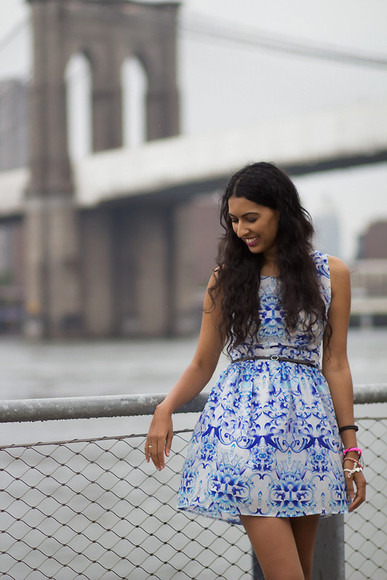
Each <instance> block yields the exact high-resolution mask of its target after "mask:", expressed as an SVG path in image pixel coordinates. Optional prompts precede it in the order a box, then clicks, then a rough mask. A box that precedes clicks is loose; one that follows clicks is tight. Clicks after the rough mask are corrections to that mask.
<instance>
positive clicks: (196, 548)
mask: <svg viewBox="0 0 387 580" xmlns="http://www.w3.org/2000/svg"><path fill="white" fill-rule="evenodd" d="M358 409H360V410H361V407H358ZM358 424H359V426H360V429H361V431H360V433H361V435H360V440H361V444H362V446H363V448H365V449H366V450H365V456H366V462H367V479H368V488H369V489H368V502H367V504H365V505H364V506H362V507H361V508H360V509H359V511H358V512H357V513H354V514H350V515H348V516H347V518H346V520H347V521H346V525H345V550H346V552H345V559H346V578H347V579H350V580H360V579H364V578H370V579H371V578H372V580H385V578H386V569H387V556H386V551H387V550H386V545H387V537H386V536H387V521H386V490H385V485H384V477H383V473H384V471H385V467H386V457H387V454H386V452H385V451H384V447H385V444H384V441H385V440H386V439H387V418H386V416H384V417H383V418H373V419H368V418H365V417H364V418H361V419H359V420H358ZM190 434H191V430H189V429H188V430H179V431H178V432H176V435H175V438H174V444H173V449H174V452H173V454H172V455H171V457H170V459H169V460H168V463H167V467H166V468H165V469H164V470H163V471H162V472H155V470H154V468H153V467H152V466H151V465H150V464H149V465H148V464H146V463H145V461H144V455H143V448H144V441H145V435H143V434H134V435H123V436H117V437H99V438H85V439H77V440H72V441H69V440H67V441H65V440H62V441H51V442H46V443H31V444H26V445H20V444H16V445H7V446H3V447H0V508H1V509H0V518H1V525H0V576H1V577H4V578H6V579H7V580H8V579H9V580H11V579H14V580H24V579H31V580H38V579H39V580H40V579H46V578H52V579H55V580H72V579H75V578H77V579H78V578H79V579H89V580H97V579H103V580H110V579H112V580H113V579H117V578H123V579H133V580H143V579H144V580H145V579H152V578H153V579H156V578H157V579H161V580H170V579H181V580H183V579H186V578H192V579H201V580H207V579H208V580H214V579H218V578H225V579H227V580H229V579H231V578H232V579H233V580H234V579H247V578H251V577H252V557H251V549H250V543H249V541H248V539H247V537H246V534H245V533H244V530H243V528H242V527H241V526H236V525H230V524H225V523H223V522H217V521H213V520H210V519H209V520H207V519H206V518H203V517H197V516H196V517H195V516H190V515H187V514H186V513H181V512H179V511H177V510H176V508H175V504H176V493H177V488H178V485H179V478H180V473H181V470H182V465H183V461H184V456H185V448H186V446H187V443H188V440H189V437H190ZM329 580H332V579H329Z"/></svg>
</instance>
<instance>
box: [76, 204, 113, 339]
mask: <svg viewBox="0 0 387 580" xmlns="http://www.w3.org/2000/svg"><path fill="white" fill-rule="evenodd" d="M80 221H81V248H82V261H81V263H82V287H83V313H84V330H85V333H86V334H87V335H88V336H109V335H112V334H114V333H115V330H116V329H115V311H114V303H115V295H114V290H115V280H114V271H113V263H114V259H113V258H114V252H113V246H114V225H113V222H112V216H111V213H110V212H109V211H107V210H105V211H104V210H102V209H97V210H91V211H87V212H84V213H82V214H81V216H80Z"/></svg>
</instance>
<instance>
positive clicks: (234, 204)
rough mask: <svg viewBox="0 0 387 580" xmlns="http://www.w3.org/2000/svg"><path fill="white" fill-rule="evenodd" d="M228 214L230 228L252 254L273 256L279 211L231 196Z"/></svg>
mask: <svg viewBox="0 0 387 580" xmlns="http://www.w3.org/2000/svg"><path fill="white" fill-rule="evenodd" d="M228 212H229V216H230V219H231V222H232V227H233V230H234V232H235V233H236V235H237V236H238V238H240V239H241V240H242V241H243V242H244V243H245V244H246V245H247V247H248V248H249V250H250V252H252V253H253V254H266V255H268V254H275V252H276V241H277V233H278V223H279V211H278V210H277V209H271V208H269V207H266V206H265V205H259V204H258V203H255V202H254V201H250V200H248V199H246V198H245V197H235V196H231V197H230V198H229V200H228Z"/></svg>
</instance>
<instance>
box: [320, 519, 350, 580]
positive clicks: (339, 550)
mask: <svg viewBox="0 0 387 580" xmlns="http://www.w3.org/2000/svg"><path fill="white" fill-rule="evenodd" d="M332 578H334V579H335V580H344V579H345V560H344V516H343V515H341V514H339V515H334V516H330V517H326V518H320V522H319V526H318V531H317V539H316V548H315V552H314V560H313V580H332Z"/></svg>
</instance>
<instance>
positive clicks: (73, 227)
mask: <svg viewBox="0 0 387 580" xmlns="http://www.w3.org/2000/svg"><path fill="white" fill-rule="evenodd" d="M26 293H27V295H26V314H27V318H26V321H25V333H26V335H27V336H28V337H31V338H41V337H43V336H58V337H59V336H68V335H71V336H73V335H78V334H79V332H80V329H81V327H82V321H81V314H80V311H81V304H80V284H79V256H78V227H77V220H76V214H75V212H74V207H73V203H72V200H71V199H70V200H69V199H67V198H65V197H58V198H47V199H44V200H42V199H39V198H34V199H29V200H27V202H26Z"/></svg>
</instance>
